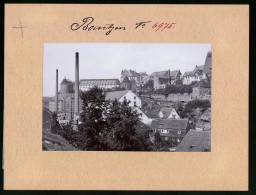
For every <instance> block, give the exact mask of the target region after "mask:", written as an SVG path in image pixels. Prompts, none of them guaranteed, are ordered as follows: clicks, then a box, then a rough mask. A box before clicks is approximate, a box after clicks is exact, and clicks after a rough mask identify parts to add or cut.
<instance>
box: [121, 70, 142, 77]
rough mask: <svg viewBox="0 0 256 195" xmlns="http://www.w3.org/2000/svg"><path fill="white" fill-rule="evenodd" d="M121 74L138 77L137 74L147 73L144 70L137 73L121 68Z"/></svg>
mask: <svg viewBox="0 0 256 195" xmlns="http://www.w3.org/2000/svg"><path fill="white" fill-rule="evenodd" d="M121 74H122V75H126V76H131V77H139V76H147V74H146V73H145V72H141V73H138V72H136V71H134V70H131V69H130V70H126V69H124V70H122V72H121Z"/></svg>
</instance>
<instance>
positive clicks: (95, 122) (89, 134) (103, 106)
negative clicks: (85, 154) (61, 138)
mask: <svg viewBox="0 0 256 195" xmlns="http://www.w3.org/2000/svg"><path fill="white" fill-rule="evenodd" d="M81 99H82V100H83V112H82V113H81V114H80V118H81V121H82V124H81V125H79V128H78V129H79V132H78V133H77V135H76V144H77V146H78V147H79V148H80V149H82V150H98V151H100V150H106V148H107V143H105V141H104V138H103V137H102V135H103V133H104V132H105V131H106V130H108V126H107V125H108V123H107V122H106V120H105V117H104V115H105V114H106V112H107V109H108V106H109V103H108V102H107V101H105V100H104V94H103V90H102V89H99V88H97V87H94V88H92V89H90V90H89V91H87V92H85V93H82V96H81Z"/></svg>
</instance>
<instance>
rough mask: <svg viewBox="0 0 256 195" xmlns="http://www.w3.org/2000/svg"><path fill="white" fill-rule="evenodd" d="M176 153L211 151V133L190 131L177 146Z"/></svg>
mask: <svg viewBox="0 0 256 195" xmlns="http://www.w3.org/2000/svg"><path fill="white" fill-rule="evenodd" d="M176 151H177V152H206V151H207V152H209V151H211V131H210V130H208V131H197V130H190V131H189V132H188V133H187V134H186V135H185V137H184V138H183V140H182V141H181V142H180V144H179V145H178V147H177V149H176Z"/></svg>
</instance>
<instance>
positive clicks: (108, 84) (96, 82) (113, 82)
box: [79, 79, 120, 91]
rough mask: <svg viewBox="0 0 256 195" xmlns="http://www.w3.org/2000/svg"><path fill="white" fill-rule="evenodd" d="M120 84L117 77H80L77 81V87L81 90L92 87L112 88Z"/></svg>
mask: <svg viewBox="0 0 256 195" xmlns="http://www.w3.org/2000/svg"><path fill="white" fill-rule="evenodd" d="M119 86H120V81H119V80H118V79H81V80H80V83H79V89H80V90H81V91H87V90H89V89H91V88H93V87H98V88H101V89H113V88H118V87H119Z"/></svg>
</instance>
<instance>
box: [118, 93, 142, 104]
mask: <svg viewBox="0 0 256 195" xmlns="http://www.w3.org/2000/svg"><path fill="white" fill-rule="evenodd" d="M134 96H135V97H136V99H134ZM124 97H126V100H127V101H129V100H130V101H131V102H130V104H129V106H130V107H134V102H136V105H137V106H138V107H139V108H141V99H140V98H139V97H138V96H137V95H136V94H135V93H133V92H132V91H128V92H127V93H126V94H125V95H124V96H123V97H121V98H120V99H119V100H118V101H120V102H123V101H124Z"/></svg>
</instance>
